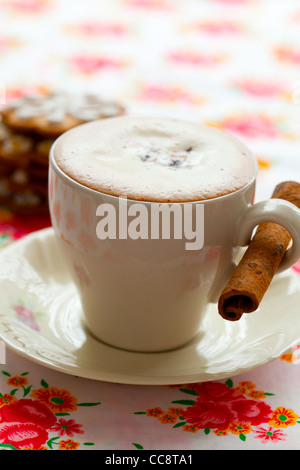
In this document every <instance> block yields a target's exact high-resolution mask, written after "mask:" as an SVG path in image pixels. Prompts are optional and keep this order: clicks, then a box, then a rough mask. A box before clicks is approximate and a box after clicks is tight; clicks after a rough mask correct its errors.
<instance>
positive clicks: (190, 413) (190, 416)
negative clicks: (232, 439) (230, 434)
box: [183, 402, 235, 430]
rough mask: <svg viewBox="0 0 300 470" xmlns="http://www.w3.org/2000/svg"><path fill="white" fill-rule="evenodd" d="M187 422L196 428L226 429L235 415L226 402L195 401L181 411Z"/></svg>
mask: <svg viewBox="0 0 300 470" xmlns="http://www.w3.org/2000/svg"><path fill="white" fill-rule="evenodd" d="M183 417H184V418H185V419H186V421H187V423H189V424H192V425H194V426H197V427H198V428H202V429H204V428H212V429H221V430H222V429H227V428H228V426H229V424H230V423H231V422H232V421H235V419H234V418H235V415H234V414H233V413H232V411H231V409H230V407H229V406H228V405H227V404H226V403H215V402H197V403H196V404H195V405H194V406H190V407H188V408H187V409H186V410H185V412H184V413H183Z"/></svg>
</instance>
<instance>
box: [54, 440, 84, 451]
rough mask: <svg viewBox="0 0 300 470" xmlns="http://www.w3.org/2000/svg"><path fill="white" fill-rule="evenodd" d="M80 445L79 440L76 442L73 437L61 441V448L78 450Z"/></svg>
mask: <svg viewBox="0 0 300 470" xmlns="http://www.w3.org/2000/svg"><path fill="white" fill-rule="evenodd" d="M79 446H80V443H79V442H75V441H73V440H72V439H67V440H66V441H60V443H59V450H76V449H77V447H79Z"/></svg>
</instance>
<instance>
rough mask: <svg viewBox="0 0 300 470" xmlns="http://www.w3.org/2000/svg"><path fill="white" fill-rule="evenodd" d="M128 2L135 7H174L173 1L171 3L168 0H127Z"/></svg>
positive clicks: (166, 8)
mask: <svg viewBox="0 0 300 470" xmlns="http://www.w3.org/2000/svg"><path fill="white" fill-rule="evenodd" d="M127 4H128V5H129V6H131V7H134V8H146V9H159V10H170V9H172V5H171V3H169V2H168V1H167V0H127Z"/></svg>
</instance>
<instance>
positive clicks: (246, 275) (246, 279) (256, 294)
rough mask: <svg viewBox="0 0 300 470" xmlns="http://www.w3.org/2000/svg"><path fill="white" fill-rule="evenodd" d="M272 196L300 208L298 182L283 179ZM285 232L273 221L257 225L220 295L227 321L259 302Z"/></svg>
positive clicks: (287, 236)
mask: <svg viewBox="0 0 300 470" xmlns="http://www.w3.org/2000/svg"><path fill="white" fill-rule="evenodd" d="M272 198H276V199H284V200H286V201H289V202H291V203H292V204H295V205H296V206H297V207H298V208H299V209H300V183H297V182H295V181H285V182H283V183H280V184H278V185H277V186H276V188H275V190H274V192H273V195H272ZM290 241H291V236H290V234H289V233H288V231H287V230H286V229H285V228H283V227H281V226H280V225H278V224H275V223H273V222H264V223H262V224H260V225H259V226H258V228H257V231H256V233H255V235H254V236H253V238H252V240H251V242H250V244H249V246H248V248H247V250H246V252H245V254H244V256H243V258H242V259H241V261H240V263H239V264H238V266H237V267H236V269H235V271H234V273H233V275H232V276H231V278H230V280H229V281H228V283H227V285H226V287H225V288H224V290H223V292H222V293H221V295H220V298H219V302H218V309H219V313H220V315H221V316H222V317H223V318H225V319H226V320H231V321H236V320H239V319H240V318H241V316H242V315H243V314H244V313H250V312H253V311H255V310H257V308H258V307H259V305H260V302H261V300H262V298H263V296H264V294H265V293H266V291H267V289H268V287H269V285H270V283H271V281H272V279H273V276H274V274H275V273H276V270H277V268H278V266H279V264H280V262H281V260H282V258H283V256H284V254H285V252H286V250H287V248H288V246H289V243H290Z"/></svg>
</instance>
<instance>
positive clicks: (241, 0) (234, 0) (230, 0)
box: [215, 0, 250, 5]
mask: <svg viewBox="0 0 300 470" xmlns="http://www.w3.org/2000/svg"><path fill="white" fill-rule="evenodd" d="M249 1H250V0H215V2H219V3H224V4H225V5H246V4H247V3H249Z"/></svg>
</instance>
